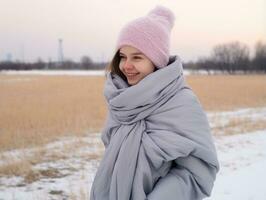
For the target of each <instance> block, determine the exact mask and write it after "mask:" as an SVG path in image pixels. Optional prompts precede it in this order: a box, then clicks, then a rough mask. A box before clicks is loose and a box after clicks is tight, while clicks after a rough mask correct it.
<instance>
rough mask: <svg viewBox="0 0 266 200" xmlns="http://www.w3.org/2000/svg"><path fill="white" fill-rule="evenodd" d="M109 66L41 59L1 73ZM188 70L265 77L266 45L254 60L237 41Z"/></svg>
mask: <svg viewBox="0 0 266 200" xmlns="http://www.w3.org/2000/svg"><path fill="white" fill-rule="evenodd" d="M107 64H108V62H106V63H105V62H93V61H92V59H91V58H90V57H89V56H83V57H82V58H81V59H80V61H79V62H74V61H71V60H65V61H63V62H52V61H49V62H44V61H42V60H41V59H38V61H36V62H34V63H27V62H20V61H16V62H10V61H9V62H7V61H2V62H0V70H32V69H38V70H53V69H60V70H66V69H67V70H76V69H80V70H103V69H104V68H105V67H106V66H107ZM183 64H184V68H185V69H191V70H206V71H207V72H208V73H211V71H222V72H224V73H229V74H235V73H239V72H241V73H266V44H265V43H263V42H261V41H259V42H257V43H256V45H255V48H254V56H251V54H250V49H249V47H248V46H247V45H245V44H243V43H240V42H238V41H233V42H230V43H225V44H219V45H216V46H214V47H213V48H212V50H211V54H210V56H207V57H200V58H199V59H197V61H195V62H187V63H183Z"/></svg>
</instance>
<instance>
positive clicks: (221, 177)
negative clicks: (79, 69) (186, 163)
mask: <svg viewBox="0 0 266 200" xmlns="http://www.w3.org/2000/svg"><path fill="white" fill-rule="evenodd" d="M208 118H209V121H210V125H211V128H212V129H213V130H217V129H216V128H217V127H221V126H224V127H226V126H227V124H228V123H230V119H236V118H237V119H240V120H241V118H245V119H250V120H252V121H254V122H256V120H265V119H266V107H264V108H252V109H251V108H250V109H241V110H235V111H230V112H215V113H214V112H212V113H208ZM219 130H220V132H219V133H218V134H215V135H214V142H215V145H216V148H217V152H218V158H219V161H220V165H221V169H220V171H219V173H218V175H217V179H216V181H215V185H214V188H213V191H212V196H211V197H210V198H206V200H265V199H266V190H265V188H266V187H265V183H264V180H265V179H266V172H265V169H266V129H263V130H257V131H255V130H253V131H250V132H243V133H241V134H239V133H238V134H235V133H234V132H232V133H231V134H232V135H231V134H230V135H226V134H222V131H223V130H226V128H225V129H219ZM229 130H230V131H234V129H229ZM73 147H74V148H73ZM43 150H45V153H43V154H42V155H43V157H45V158H46V159H42V162H40V163H38V164H35V165H34V169H36V170H37V171H39V172H49V171H51V172H52V173H50V175H49V176H45V173H41V174H42V176H40V177H39V178H38V179H36V180H35V181H32V182H27V181H26V180H25V179H24V178H23V177H19V176H13V177H7V176H2V177H0V200H14V199H17V200H31V199H34V200H35V199H38V200H42V199H43V200H44V199H45V200H47V199H56V200H57V199H58V200H61V199H82V200H83V199H88V197H89V191H90V187H91V184H92V180H93V177H94V175H95V172H96V170H97V166H98V165H99V160H100V155H102V153H103V146H102V144H101V141H100V133H95V134H88V135H87V136H86V137H80V138H74V137H68V138H62V139H60V140H59V141H56V142H53V143H51V144H48V145H46V146H44V147H43ZM38 151H40V149H38V148H32V149H26V150H13V151H8V152H3V153H1V155H0V159H1V161H0V166H3V165H5V164H6V163H7V162H6V161H5V160H7V159H9V158H12V161H14V162H16V161H19V160H20V158H21V157H23V158H24V159H25V158H27V157H30V156H32V155H33V154H34V153H36V152H37V153H38ZM41 152H42V151H41ZM95 154H96V156H93V155H95ZM55 155H56V156H58V159H56V160H55V159H52V158H53V156H55ZM97 155H98V156H97ZM46 174H47V173H46Z"/></svg>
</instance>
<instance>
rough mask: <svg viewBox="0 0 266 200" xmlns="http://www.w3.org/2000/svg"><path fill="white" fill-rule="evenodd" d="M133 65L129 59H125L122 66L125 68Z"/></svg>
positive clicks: (130, 67)
mask: <svg viewBox="0 0 266 200" xmlns="http://www.w3.org/2000/svg"><path fill="white" fill-rule="evenodd" d="M133 67H134V66H133V64H132V63H131V62H130V60H129V59H127V60H126V61H125V63H124V68H125V69H132V68H133Z"/></svg>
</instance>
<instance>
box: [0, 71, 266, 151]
mask: <svg viewBox="0 0 266 200" xmlns="http://www.w3.org/2000/svg"><path fill="white" fill-rule="evenodd" d="M186 78H187V81H188V84H189V85H190V86H191V88H192V89H193V90H194V92H195V93H196V94H197V96H198V97H199V99H200V101H201V103H202V105H203V107H204V109H205V110H207V111H226V110H233V109H237V108H245V107H261V106H265V105H266V75H213V76H206V75H191V76H187V77H186ZM104 81H105V78H104V77H103V76H102V77H101V76H59V75H58V76H39V75H0V151H3V150H8V149H14V148H23V147H30V146H35V145H37V146H39V145H42V144H46V143H47V142H50V141H52V140H55V139H56V138H58V137H60V136H63V135H64V136H66V135H80V136H82V135H84V134H85V133H90V132H95V131H98V132H99V131H100V130H101V128H102V126H103V123H104V120H105V115H106V104H105V100H104V96H103V86H104Z"/></svg>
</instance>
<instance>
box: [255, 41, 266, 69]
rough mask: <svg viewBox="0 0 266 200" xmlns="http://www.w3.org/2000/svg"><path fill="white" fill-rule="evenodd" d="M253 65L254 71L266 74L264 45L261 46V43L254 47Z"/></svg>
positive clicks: (265, 50) (265, 47)
mask: <svg viewBox="0 0 266 200" xmlns="http://www.w3.org/2000/svg"><path fill="white" fill-rule="evenodd" d="M253 64H254V67H255V69H256V70H259V71H264V72H266V44H263V43H262V42H261V41H259V42H257V43H256V45H255V57H254V59H253Z"/></svg>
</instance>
